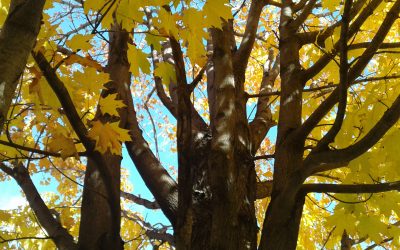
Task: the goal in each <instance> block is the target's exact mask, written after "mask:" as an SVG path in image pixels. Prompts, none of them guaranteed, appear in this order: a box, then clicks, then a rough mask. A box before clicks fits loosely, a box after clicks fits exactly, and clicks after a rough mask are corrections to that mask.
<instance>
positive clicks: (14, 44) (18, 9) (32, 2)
mask: <svg viewBox="0 0 400 250" xmlns="http://www.w3.org/2000/svg"><path fill="white" fill-rule="evenodd" d="M44 3H45V0H22V1H21V0H20V1H18V0H13V1H11V4H10V10H9V13H8V16H7V19H6V21H5V22H4V25H3V26H2V27H1V32H0V134H1V132H2V130H3V125H4V122H5V120H6V119H7V114H8V109H9V107H10V105H11V101H12V99H13V98H14V96H15V90H16V88H17V85H18V79H19V77H20V75H21V74H22V72H23V70H24V68H25V64H26V62H27V60H28V56H29V54H30V52H31V50H32V48H33V46H34V44H35V41H36V37H37V35H38V33H39V29H40V22H41V19H42V11H43V6H44Z"/></svg>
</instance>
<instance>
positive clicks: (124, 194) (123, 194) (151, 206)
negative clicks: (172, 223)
mask: <svg viewBox="0 0 400 250" xmlns="http://www.w3.org/2000/svg"><path fill="white" fill-rule="evenodd" d="M121 197H123V198H125V199H127V200H130V201H132V202H134V203H136V204H138V205H142V206H144V207H145V208H148V209H159V208H160V205H158V203H157V202H156V201H149V200H146V199H144V198H141V197H139V196H136V195H134V194H131V193H127V192H124V191H121Z"/></svg>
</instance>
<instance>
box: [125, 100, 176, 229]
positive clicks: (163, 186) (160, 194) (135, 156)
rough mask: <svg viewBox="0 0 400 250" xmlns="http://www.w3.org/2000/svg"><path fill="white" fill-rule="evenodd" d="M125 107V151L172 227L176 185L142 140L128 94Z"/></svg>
mask: <svg viewBox="0 0 400 250" xmlns="http://www.w3.org/2000/svg"><path fill="white" fill-rule="evenodd" d="M127 105H128V114H129V115H128V121H127V127H126V129H128V130H129V131H130V135H131V138H132V141H130V142H126V143H125V144H126V149H127V151H128V153H129V156H130V157H131V159H132V161H133V163H134V164H135V166H136V168H137V170H138V172H139V174H140V176H141V177H142V178H143V181H144V182H145V184H146V186H147V187H148V189H149V190H150V192H151V193H152V194H153V196H154V198H155V199H156V201H157V203H158V204H159V206H160V208H161V210H162V211H163V212H164V214H165V215H166V216H167V218H168V219H169V220H170V222H171V224H172V225H174V224H175V223H176V212H177V207H178V187H177V184H176V182H175V181H174V180H173V179H172V177H171V176H170V175H169V174H168V172H167V171H166V170H165V169H164V168H163V166H162V165H161V163H160V162H159V161H158V159H157V158H156V157H155V155H154V154H153V152H152V151H151V149H150V147H149V145H148V144H147V142H146V140H145V139H144V138H143V135H142V131H141V129H140V128H139V124H138V122H137V119H136V111H135V108H134V106H133V100H132V94H131V93H129V94H128V100H127Z"/></svg>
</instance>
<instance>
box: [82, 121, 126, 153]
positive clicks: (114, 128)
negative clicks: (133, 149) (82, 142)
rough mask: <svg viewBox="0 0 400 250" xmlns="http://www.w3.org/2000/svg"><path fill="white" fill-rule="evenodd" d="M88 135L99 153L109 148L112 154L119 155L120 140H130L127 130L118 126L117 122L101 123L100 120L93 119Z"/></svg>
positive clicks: (120, 149) (120, 148) (120, 150)
mask: <svg viewBox="0 0 400 250" xmlns="http://www.w3.org/2000/svg"><path fill="white" fill-rule="evenodd" d="M88 136H89V137H90V138H91V139H93V140H95V141H96V150H98V151H99V152H101V153H105V152H107V151H108V150H110V152H111V153H112V154H116V155H121V152H122V146H121V143H122V142H125V141H131V137H130V135H129V131H128V130H126V129H122V128H120V127H119V126H118V123H117V122H114V123H108V122H107V123H102V122H101V121H94V122H92V128H91V129H90V131H89V134H88Z"/></svg>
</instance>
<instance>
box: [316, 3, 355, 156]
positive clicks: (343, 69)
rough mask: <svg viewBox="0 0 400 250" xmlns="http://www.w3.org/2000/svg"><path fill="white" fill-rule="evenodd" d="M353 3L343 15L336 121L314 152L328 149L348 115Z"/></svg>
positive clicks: (347, 5)
mask: <svg viewBox="0 0 400 250" xmlns="http://www.w3.org/2000/svg"><path fill="white" fill-rule="evenodd" d="M352 3H353V1H352V0H345V4H344V10H343V15H342V27H341V32H340V41H339V43H340V69H339V73H340V83H339V87H338V92H339V105H338V111H337V114H336V118H335V121H334V123H333V125H332V127H331V128H330V129H329V131H328V132H327V133H326V135H325V136H324V137H323V138H322V139H321V140H320V141H319V143H318V144H317V146H316V148H315V149H314V150H313V151H314V152H318V151H321V150H323V149H325V148H327V147H328V145H329V143H331V142H333V140H334V139H335V137H336V135H337V134H338V133H339V130H340V129H341V127H342V124H343V120H344V116H345V114H346V106H347V82H348V74H349V72H348V71H349V64H348V60H347V51H348V48H347V46H348V45H347V40H348V30H349V23H350V9H351V5H352Z"/></svg>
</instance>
